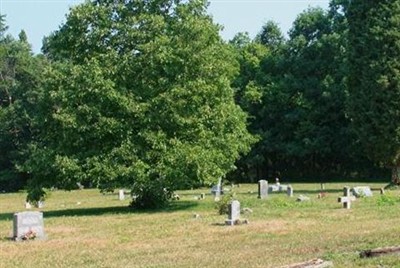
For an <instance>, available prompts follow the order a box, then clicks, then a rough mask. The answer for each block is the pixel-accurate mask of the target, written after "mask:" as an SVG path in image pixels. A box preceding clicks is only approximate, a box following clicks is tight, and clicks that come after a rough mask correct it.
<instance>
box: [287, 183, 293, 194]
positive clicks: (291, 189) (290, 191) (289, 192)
mask: <svg viewBox="0 0 400 268" xmlns="http://www.w3.org/2000/svg"><path fill="white" fill-rule="evenodd" d="M286 193H287V195H288V196H289V197H293V187H292V186H291V185H289V186H288V187H287V191H286Z"/></svg>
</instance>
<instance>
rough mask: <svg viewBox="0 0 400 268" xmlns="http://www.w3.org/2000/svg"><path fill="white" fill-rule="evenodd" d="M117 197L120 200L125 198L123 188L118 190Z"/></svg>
mask: <svg viewBox="0 0 400 268" xmlns="http://www.w3.org/2000/svg"><path fill="white" fill-rule="evenodd" d="M118 199H119V200H120V201H122V200H125V192H124V190H119V192H118Z"/></svg>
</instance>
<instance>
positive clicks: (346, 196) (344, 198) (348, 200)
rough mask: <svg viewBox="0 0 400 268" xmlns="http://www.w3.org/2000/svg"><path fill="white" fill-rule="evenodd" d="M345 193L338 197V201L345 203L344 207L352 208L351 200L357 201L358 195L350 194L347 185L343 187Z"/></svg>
mask: <svg viewBox="0 0 400 268" xmlns="http://www.w3.org/2000/svg"><path fill="white" fill-rule="evenodd" d="M343 195H344V196H342V197H339V198H338V202H339V203H343V208H346V209H350V208H351V202H352V201H355V200H356V197H355V196H351V195H350V188H349V187H347V186H346V187H344V188H343Z"/></svg>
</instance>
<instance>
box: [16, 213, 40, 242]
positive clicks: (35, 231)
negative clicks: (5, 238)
mask: <svg viewBox="0 0 400 268" xmlns="http://www.w3.org/2000/svg"><path fill="white" fill-rule="evenodd" d="M33 238H34V239H45V238H46V236H45V233H44V224H43V213H42V212H38V211H25V212H18V213H14V220H13V239H14V240H15V241H21V240H28V239H33Z"/></svg>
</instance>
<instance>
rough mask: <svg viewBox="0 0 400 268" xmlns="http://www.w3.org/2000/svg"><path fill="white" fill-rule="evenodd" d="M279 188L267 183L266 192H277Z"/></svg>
mask: <svg viewBox="0 0 400 268" xmlns="http://www.w3.org/2000/svg"><path fill="white" fill-rule="evenodd" d="M279 189H280V187H279V185H275V184H273V185H269V186H268V193H272V192H279Z"/></svg>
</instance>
